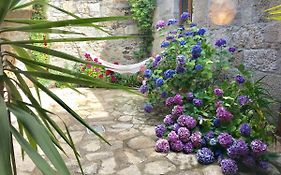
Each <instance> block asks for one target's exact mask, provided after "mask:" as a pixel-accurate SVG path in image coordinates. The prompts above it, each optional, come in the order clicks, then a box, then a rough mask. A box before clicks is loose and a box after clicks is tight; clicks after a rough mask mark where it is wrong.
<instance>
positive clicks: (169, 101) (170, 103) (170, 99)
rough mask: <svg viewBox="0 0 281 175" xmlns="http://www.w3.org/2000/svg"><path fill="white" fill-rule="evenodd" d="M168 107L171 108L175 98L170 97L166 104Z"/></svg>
mask: <svg viewBox="0 0 281 175" xmlns="http://www.w3.org/2000/svg"><path fill="white" fill-rule="evenodd" d="M165 104H166V106H171V105H173V104H174V97H168V98H167V99H166V102H165Z"/></svg>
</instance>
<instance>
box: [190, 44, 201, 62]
mask: <svg viewBox="0 0 281 175" xmlns="http://www.w3.org/2000/svg"><path fill="white" fill-rule="evenodd" d="M201 52H202V48H201V46H200V45H195V46H193V47H192V50H191V54H192V57H193V58H195V59H196V58H199V57H200V56H201Z"/></svg>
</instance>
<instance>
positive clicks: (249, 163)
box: [242, 155, 256, 168]
mask: <svg viewBox="0 0 281 175" xmlns="http://www.w3.org/2000/svg"><path fill="white" fill-rule="evenodd" d="M242 163H243V164H244V165H245V166H246V167H249V168H252V167H254V166H255V165H256V160H255V159H254V157H253V156H250V155H249V156H246V157H244V158H243V160H242Z"/></svg>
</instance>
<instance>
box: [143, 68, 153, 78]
mask: <svg viewBox="0 0 281 175" xmlns="http://www.w3.org/2000/svg"><path fill="white" fill-rule="evenodd" d="M151 74H152V70H150V69H146V70H145V71H144V72H143V76H144V77H145V78H150V76H151Z"/></svg>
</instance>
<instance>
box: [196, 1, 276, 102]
mask: <svg viewBox="0 0 281 175" xmlns="http://www.w3.org/2000/svg"><path fill="white" fill-rule="evenodd" d="M234 1H235V3H236V4H237V14H236V17H235V19H234V21H233V22H232V23H231V24H229V25H225V26H216V25H214V24H212V23H211V22H210V20H209V18H208V4H209V1H208V0H200V1H194V15H193V17H194V18H193V20H194V22H196V23H198V24H199V25H200V26H206V27H207V28H209V30H210V31H209V34H210V35H211V38H212V42H214V41H215V39H218V38H225V39H226V40H227V41H228V44H230V45H232V46H235V47H237V49H238V52H237V54H236V56H237V60H236V62H237V63H244V64H245V65H246V67H247V68H248V69H250V70H252V71H254V78H255V79H258V78H261V77H263V76H266V77H265V78H264V82H265V83H267V84H268V85H269V86H270V90H271V93H272V95H273V96H275V97H277V98H278V99H279V100H280V99H281V22H279V21H270V20H267V19H266V13H265V12H264V10H265V9H267V8H270V7H272V6H275V5H278V4H280V3H281V1H280V0H250V1H249V0H234Z"/></svg>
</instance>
